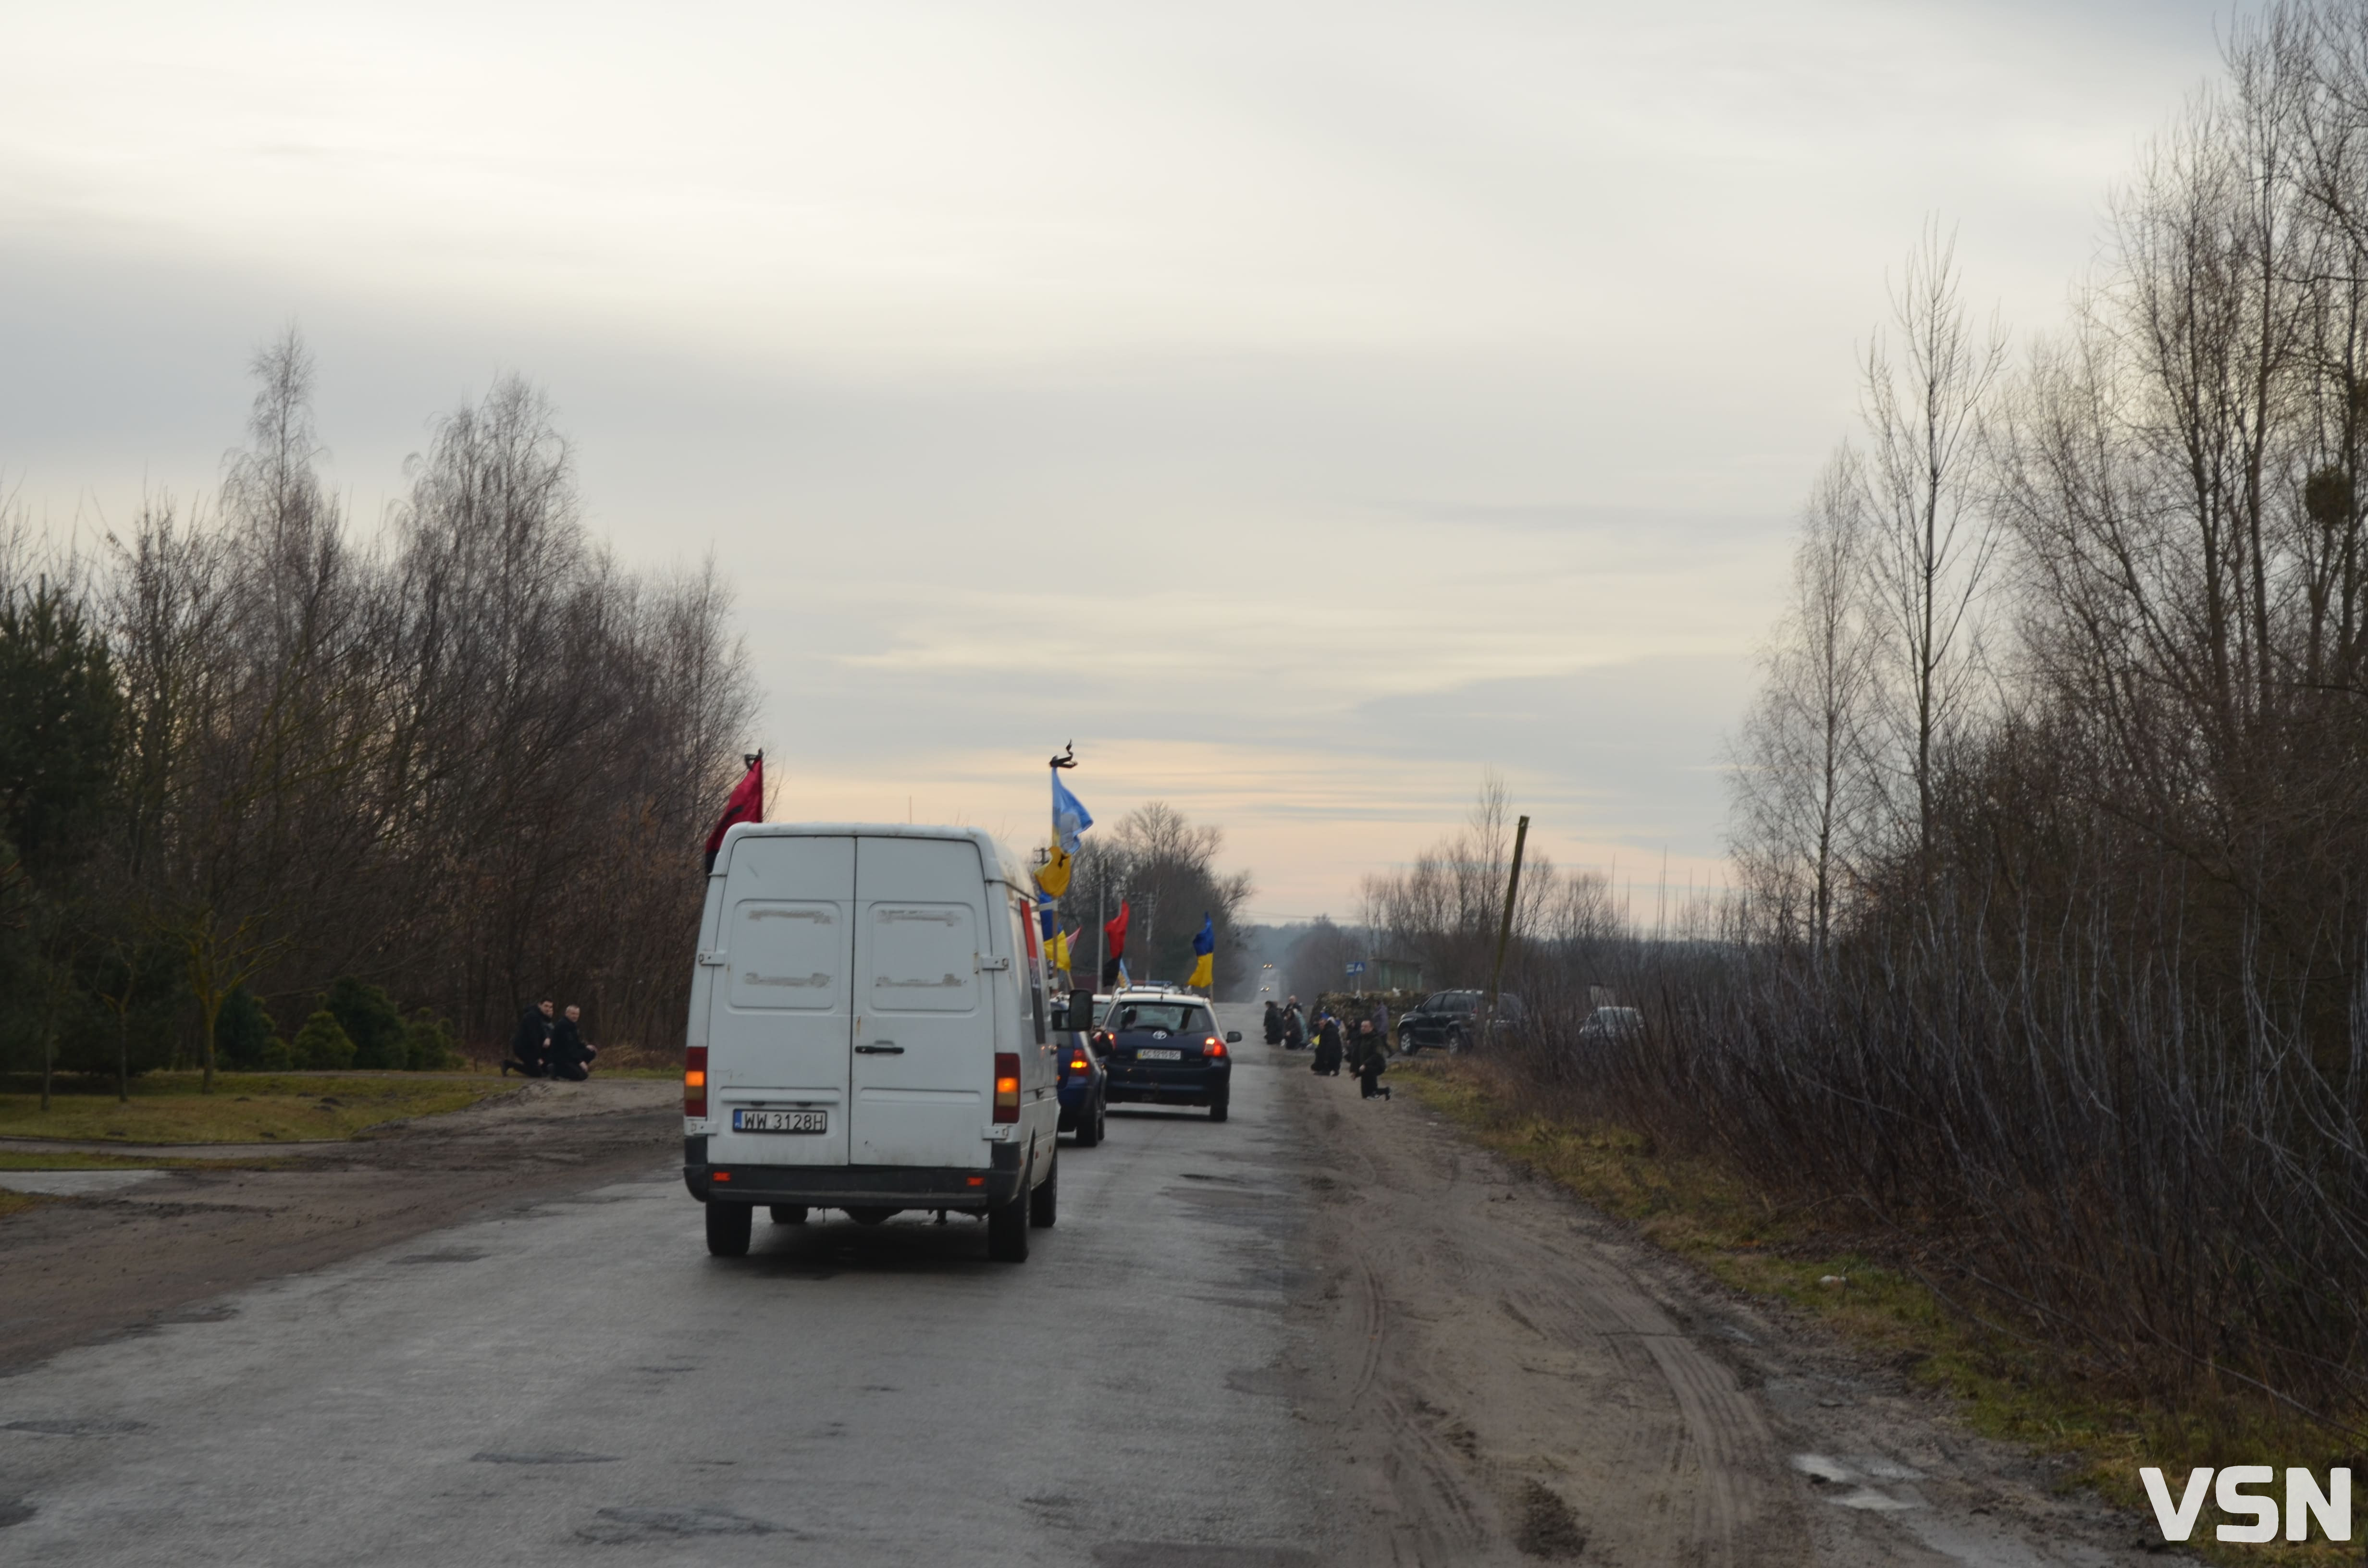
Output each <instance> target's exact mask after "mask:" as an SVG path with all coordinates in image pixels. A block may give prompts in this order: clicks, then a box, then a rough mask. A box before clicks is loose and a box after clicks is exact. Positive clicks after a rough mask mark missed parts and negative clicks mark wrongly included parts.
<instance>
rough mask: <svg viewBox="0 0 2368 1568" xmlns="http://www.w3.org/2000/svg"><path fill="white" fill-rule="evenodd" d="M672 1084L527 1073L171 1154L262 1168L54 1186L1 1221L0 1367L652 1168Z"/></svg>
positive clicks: (661, 1146) (663, 1144)
mask: <svg viewBox="0 0 2368 1568" xmlns="http://www.w3.org/2000/svg"><path fill="white" fill-rule="evenodd" d="M680 1095H681V1089H680V1087H679V1085H677V1084H676V1083H674V1082H673V1081H671V1080H652V1079H613V1080H608V1081H605V1082H604V1081H601V1080H598V1079H595V1080H594V1081H593V1082H591V1083H588V1084H552V1083H531V1084H527V1085H521V1086H520V1087H519V1088H518V1089H517V1090H516V1091H514V1092H512V1093H510V1094H507V1095H503V1096H498V1097H497V1098H495V1099H490V1100H485V1101H483V1102H481V1103H479V1104H477V1105H475V1106H472V1107H471V1108H468V1109H466V1110H460V1111H454V1112H452V1113H450V1114H449V1115H444V1116H438V1117H430V1118H423V1119H419V1120H417V1121H412V1122H404V1123H391V1124H388V1125H386V1126H382V1127H380V1128H376V1129H373V1130H372V1131H370V1133H368V1134H365V1135H364V1136H362V1137H359V1138H355V1139H350V1140H345V1141H341V1142H331V1143H313V1144H296V1145H284V1146H283V1145H273V1146H269V1147H268V1148H257V1149H255V1150H252V1151H248V1150H245V1149H240V1150H228V1149H220V1148H207V1149H198V1148H188V1147H183V1148H176V1150H174V1151H173V1152H174V1153H176V1154H180V1155H189V1154H199V1153H202V1154H203V1155H205V1156H206V1157H208V1158H222V1157H228V1158H233V1159H236V1158H242V1157H251V1156H257V1155H268V1158H269V1165H268V1167H258V1168H249V1169H208V1170H168V1171H159V1172H156V1173H154V1174H153V1175H142V1176H136V1177H134V1178H133V1179H131V1180H129V1181H123V1180H121V1179H120V1177H121V1176H122V1173H116V1172H108V1173H98V1174H103V1175H104V1176H107V1177H108V1178H109V1179H108V1180H104V1181H102V1180H98V1179H92V1180H90V1181H87V1182H85V1183H75V1182H71V1181H69V1182H61V1183H59V1184H58V1186H59V1187H62V1188H63V1189H65V1190H63V1191H62V1192H61V1193H59V1194H57V1195H54V1196H51V1197H49V1198H46V1199H44V1200H42V1201H41V1202H40V1203H39V1204H38V1205H37V1206H36V1207H34V1208H32V1209H30V1210H25V1211H23V1212H19V1213H16V1214H12V1215H9V1216H6V1218H0V1376H5V1375H6V1374H7V1373H9V1372H12V1371H17V1370H20V1369H23V1368H25V1367H28V1366H29V1365H31V1364H33V1363H34V1362H37V1361H40V1360H41V1359H43V1358H46V1357H49V1356H51V1355H54V1354H56V1353H57V1352H58V1351H60V1350H63V1349H65V1348H66V1347H67V1346H73V1345H80V1344H87V1343H90V1342H92V1341H96V1340H102V1339H108V1338H113V1337H116V1336H118V1335H124V1334H131V1333H138V1332H141V1331H142V1330H143V1329H146V1328H149V1327H151V1326H154V1324H161V1323H167V1322H173V1321H176V1320H180V1319H186V1318H188V1317H189V1316H192V1315H201V1314H203V1313H204V1312H206V1310H207V1307H206V1303H207V1302H208V1301H209V1300H210V1299H211V1298H213V1297H216V1296H219V1295H222V1293H224V1292H226V1291H230V1290H239V1289H242V1288H244V1287H245V1286H248V1285H252V1284H254V1283H256V1282H257V1281H259V1280H263V1279H268V1278H274V1277H276V1276H279V1275H283V1274H290V1273H295V1272H298V1271H301V1270H303V1269H309V1268H318V1267H322V1266H324V1265H326V1264H330V1263H335V1262H336V1261H338V1260H339V1259H342V1258H346V1257H350V1256H355V1255H357V1254H359V1253H364V1252H369V1251H372V1250H374V1249H376V1248H379V1247H383V1246H388V1245H391V1244H394V1243H398V1242H401V1241H404V1240H405V1239H407V1238H409V1237H412V1236H416V1235H418V1234H421V1233H425V1232H427V1231H432V1230H435V1229H438V1227H441V1226H444V1225H449V1224H451V1223H453V1222H455V1221H461V1220H466V1219H471V1218H474V1217H477V1216H480V1215H483V1214H486V1213H490V1212H494V1211H497V1210H501V1209H504V1208H509V1207H518V1206H524V1205H527V1204H529V1203H533V1202H536V1201H540V1200H542V1199H550V1198H552V1197H555V1196H561V1195H564V1194H565V1193H567V1192H570V1191H574V1190H579V1189H582V1188H586V1187H598V1186H600V1185H602V1184H604V1183H607V1182H609V1181H612V1180H614V1179H616V1178H617V1177H619V1176H625V1175H629V1174H633V1173H637V1172H641V1171H645V1170H647V1169H649V1168H650V1167H651V1166H652V1165H657V1164H660V1163H662V1162H664V1161H666V1160H667V1159H668V1158H671V1157H676V1156H678V1154H679V1153H680V1151H681V1147H682V1144H681V1133H682V1121H681V1109H680ZM117 1152H120V1151H117ZM76 1186H81V1187H83V1188H84V1190H82V1191H80V1192H78V1193H77V1192H75V1191H74V1190H73V1188H74V1187H76Z"/></svg>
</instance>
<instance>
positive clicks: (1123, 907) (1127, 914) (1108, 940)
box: [1102, 899, 1134, 985]
mask: <svg viewBox="0 0 2368 1568" xmlns="http://www.w3.org/2000/svg"><path fill="white" fill-rule="evenodd" d="M1133 916H1134V911H1133V908H1132V907H1131V906H1130V905H1129V904H1128V903H1127V902H1126V900H1124V899H1121V900H1119V901H1118V916H1117V918H1115V919H1112V920H1105V921H1103V922H1102V983H1103V984H1104V985H1115V984H1116V983H1118V981H1119V977H1120V976H1121V975H1123V974H1125V973H1126V928H1127V926H1129V925H1130V924H1131V923H1132V922H1133Z"/></svg>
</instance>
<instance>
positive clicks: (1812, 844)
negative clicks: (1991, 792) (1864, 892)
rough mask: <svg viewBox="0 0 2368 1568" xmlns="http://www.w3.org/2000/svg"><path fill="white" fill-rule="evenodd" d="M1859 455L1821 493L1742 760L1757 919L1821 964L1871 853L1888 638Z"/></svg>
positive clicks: (1739, 824)
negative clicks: (1875, 621) (1879, 680)
mask: <svg viewBox="0 0 2368 1568" xmlns="http://www.w3.org/2000/svg"><path fill="white" fill-rule="evenodd" d="M1869 543H1870V540H1869V528H1868V521H1867V512H1866V501H1865V480H1864V475H1863V473H1862V472H1861V467H1860V463H1859V460H1858V458H1857V456H1856V455H1855V454H1854V453H1852V452H1851V451H1850V449H1849V448H1847V447H1844V448H1841V449H1839V450H1837V451H1836V452H1835V454H1834V456H1833V457H1832V458H1831V459H1830V460H1828V461H1827V464H1826V467H1825V470H1824V472H1822V473H1820V474H1819V475H1818V477H1817V481H1816V486H1815V487H1814V488H1813V489H1812V490H1811V492H1810V495H1809V501H1808V505H1807V506H1806V507H1805V508H1804V510H1803V513H1802V517H1801V540H1800V543H1799V544H1798V545H1797V546H1796V547H1795V549H1794V551H1793V597H1792V604H1791V606H1790V608H1788V609H1787V611H1786V613H1785V617H1784V619H1783V620H1782V622H1781V623H1780V624H1779V626H1778V628H1777V631H1776V633H1775V635H1774V637H1773V639H1772V640H1771V641H1770V643H1769V645H1768V647H1767V648H1766V649H1765V650H1764V651H1763V653H1761V656H1760V673H1761V686H1760V693H1759V699H1758V702H1757V703H1756V704H1755V706H1754V707H1753V709H1752V710H1751V712H1750V713H1749V714H1748V716H1747V717H1746V719H1745V721H1744V726H1743V732H1742V733H1741V735H1740V736H1739V737H1737V739H1736V743H1735V744H1734V745H1733V746H1732V748H1731V762H1732V764H1733V766H1732V769H1731V771H1730V772H1729V774H1728V778H1729V779H1730V780H1731V782H1732V792H1733V797H1734V809H1735V814H1734V820H1733V827H1732V830H1731V835H1730V838H1731V844H1732V847H1733V852H1734V855H1735V858H1736V865H1737V867H1738V868H1739V869H1741V871H1742V873H1743V875H1744V878H1745V880H1746V883H1747V886H1748V890H1749V892H1750V893H1751V895H1752V897H1753V900H1754V902H1755V903H1756V905H1757V913H1758V914H1759V915H1760V916H1761V917H1762V918H1763V919H1764V920H1765V921H1767V922H1769V923H1770V926H1772V928H1773V929H1774V930H1775V931H1777V932H1778V933H1780V934H1784V935H1790V934H1791V933H1793V932H1795V931H1798V932H1801V933H1803V934H1804V935H1805V937H1806V938H1807V941H1808V944H1809V947H1810V949H1811V950H1812V952H1813V953H1815V954H1816V955H1817V956H1818V957H1819V958H1822V957H1823V955H1824V953H1825V951H1826V946H1827V942H1828V940H1830V938H1831V936H1832V932H1833V927H1834V923H1835V917H1836V909H1837V906H1838V904H1839V902H1840V901H1841V900H1842V899H1843V898H1845V897H1846V896H1847V895H1848V892H1849V889H1850V886H1851V884H1852V881H1853V880H1854V868H1855V867H1856V866H1857V865H1858V864H1859V862H1860V860H1861V858H1862V857H1863V856H1864V855H1865V854H1866V853H1867V852H1868V851H1869V850H1870V849H1871V847H1872V846H1871V845H1870V844H1869V843H1868V841H1867V838H1868V829H1869V818H1870V812H1871V808H1872V806H1873V801H1872V799H1871V796H1872V794H1873V787H1872V780H1871V775H1870V755H1869V754H1870V748H1871V745H1872V744H1873V741H1874V737H1873V735H1872V734H1871V733H1870V732H1871V730H1872V728H1873V722H1874V721H1875V717H1876V715H1875V713H1874V711H1873V702H1874V699H1875V697H1876V689H1875V681H1876V677H1877V673H1878V672H1877V669H1876V663H1875V660H1876V652H1877V643H1876V633H1875V631H1874V629H1873V626H1872V625H1871V624H1870V622H1871V620H1872V612H1871V608H1870V606H1869V605H1868V603H1867V592H1866V590H1867V586H1868V582H1869V575H1868V565H1869V562H1868V559H1867V556H1868V548H1869Z"/></svg>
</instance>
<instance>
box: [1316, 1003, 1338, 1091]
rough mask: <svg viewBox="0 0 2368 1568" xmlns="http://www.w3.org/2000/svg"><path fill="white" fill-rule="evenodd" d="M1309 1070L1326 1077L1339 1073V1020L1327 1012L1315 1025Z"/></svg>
mask: <svg viewBox="0 0 2368 1568" xmlns="http://www.w3.org/2000/svg"><path fill="white" fill-rule="evenodd" d="M1309 1071H1310V1072H1315V1073H1321V1074H1324V1075H1325V1076H1326V1077H1327V1078H1337V1077H1338V1076H1339V1075H1340V1020H1339V1019H1338V1018H1336V1017H1333V1016H1332V1015H1331V1014H1329V1013H1326V1014H1325V1015H1324V1021H1323V1022H1321V1023H1319V1024H1317V1025H1316V1026H1315V1062H1313V1063H1312V1064H1311V1065H1310V1067H1309Z"/></svg>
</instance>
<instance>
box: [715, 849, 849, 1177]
mask: <svg viewBox="0 0 2368 1568" xmlns="http://www.w3.org/2000/svg"><path fill="white" fill-rule="evenodd" d="M854 902H855V840H854V839H853V838H848V837H839V838H826V837H806V836H780V837H775V836H770V835H767V836H752V837H748V838H744V839H741V840H740V841H739V842H738V843H736V844H735V845H734V846H733V852H732V862H731V866H730V869H729V870H728V872H727V874H726V877H725V881H724V889H723V918H722V922H721V929H722V932H723V955H724V959H725V963H726V973H725V974H724V976H723V983H721V984H719V985H717V986H716V987H715V988H714V992H713V1000H712V1002H711V1003H710V1005H709V1011H708V1025H707V1047H708V1085H709V1089H708V1093H709V1096H710V1104H709V1108H708V1114H709V1115H710V1116H712V1118H713V1119H714V1121H715V1129H716V1130H715V1131H714V1132H713V1133H712V1135H711V1136H710V1141H709V1143H708V1157H709V1158H710V1159H712V1160H713V1161H715V1162H716V1163H717V1164H719V1165H721V1164H730V1163H734V1162H739V1163H745V1164H748V1165H845V1164H846V1163H847V1150H848V1045H849V1043H850V1042H851V1040H852V1037H853V1020H852V1007H851V1003H852V999H853V988H852V987H851V986H850V985H849V984H848V980H849V977H850V975H851V974H852V972H853V963H854V946H855V909H854ZM772 1110H790V1111H805V1112H814V1111H819V1112H821V1113H822V1119H823V1131H820V1132H809V1131H763V1132H757V1131H746V1132H744V1131H735V1130H734V1125H733V1124H734V1120H735V1116H734V1112H742V1111H772ZM767 1119H768V1120H773V1121H776V1122H779V1121H785V1120H786V1121H794V1122H795V1123H797V1124H799V1125H810V1119H809V1118H803V1117H802V1118H767Z"/></svg>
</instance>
